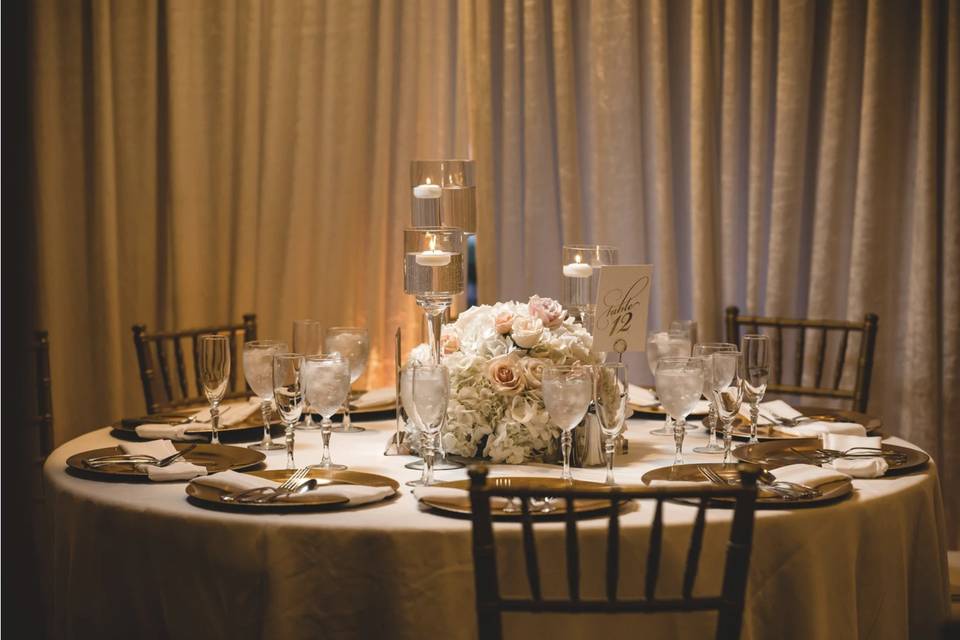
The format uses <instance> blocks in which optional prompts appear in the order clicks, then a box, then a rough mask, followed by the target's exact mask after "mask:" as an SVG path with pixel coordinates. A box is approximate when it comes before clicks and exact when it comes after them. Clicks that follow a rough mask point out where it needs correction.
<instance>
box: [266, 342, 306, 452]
mask: <svg viewBox="0 0 960 640" xmlns="http://www.w3.org/2000/svg"><path fill="white" fill-rule="evenodd" d="M273 397H274V399H275V400H276V403H277V411H279V412H280V419H281V420H282V421H283V426H284V427H285V428H286V429H285V432H286V434H285V435H286V438H285V444H286V446H287V469H294V468H296V465H295V464H294V462H293V444H294V442H293V441H294V434H293V425H295V424H296V422H297V420H299V419H300V414H302V413H303V356H302V355H300V354H299V353H277V354H275V355H274V356H273Z"/></svg>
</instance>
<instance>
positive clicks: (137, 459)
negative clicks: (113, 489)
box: [84, 444, 197, 469]
mask: <svg viewBox="0 0 960 640" xmlns="http://www.w3.org/2000/svg"><path fill="white" fill-rule="evenodd" d="M196 448H197V445H195V444H192V445H190V446H188V447H185V448H183V449H181V450H180V451H178V452H176V453H173V454H170V455H169V456H167V457H165V458H156V457H154V456H148V455H145V454H137V453H118V454H116V455H109V456H100V457H97V458H90V459H89V460H85V461H84V464H85V465H87V466H88V467H90V468H92V469H97V468H100V467H105V466H107V465H113V464H133V465H138V464H145V465H149V466H151V467H166V466H169V465H171V464H173V463H174V462H176V461H177V460H179V459H181V458H182V457H183V456H185V455H186V454H188V453H190V452H191V451H193V450H194V449H196Z"/></svg>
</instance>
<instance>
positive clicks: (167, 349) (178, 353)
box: [133, 313, 257, 413]
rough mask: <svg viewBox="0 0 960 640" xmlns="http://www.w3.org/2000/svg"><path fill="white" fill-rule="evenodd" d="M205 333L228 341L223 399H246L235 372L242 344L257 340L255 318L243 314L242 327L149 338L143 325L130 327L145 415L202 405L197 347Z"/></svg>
mask: <svg viewBox="0 0 960 640" xmlns="http://www.w3.org/2000/svg"><path fill="white" fill-rule="evenodd" d="M209 333H223V334H226V335H227V336H229V338H230V354H231V360H232V362H231V363H230V383H229V385H228V387H227V394H226V396H225V398H237V397H243V396H245V395H247V385H246V381H245V380H244V378H243V377H242V376H241V375H240V374H239V373H238V370H239V369H240V363H241V362H242V359H243V344H244V342H249V341H251V340H256V339H257V316H256V314H253V313H247V314H244V316H243V323H241V324H236V325H224V326H215V327H200V328H197V329H184V330H180V331H164V332H160V333H152V334H151V333H147V327H146V325H142V324H136V325H133V345H134V347H135V348H136V350H137V364H138V365H139V367H140V381H141V383H142V384H143V399H144V402H145V403H146V406H147V413H158V412H160V411H165V410H167V409H173V408H177V407H182V406H185V405H190V404H198V403H203V402H206V396H204V394H203V388H202V386H201V384H200V377H199V375H198V370H199V361H200V348H199V343H200V336H202V335H205V334H209ZM188 362H189V363H190V367H189V369H188V367H187V364H188ZM190 372H192V375H190Z"/></svg>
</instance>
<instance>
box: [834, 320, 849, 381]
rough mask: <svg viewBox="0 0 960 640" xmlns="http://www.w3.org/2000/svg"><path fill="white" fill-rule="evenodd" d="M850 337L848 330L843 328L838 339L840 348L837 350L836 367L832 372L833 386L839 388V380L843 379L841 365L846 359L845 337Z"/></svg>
mask: <svg viewBox="0 0 960 640" xmlns="http://www.w3.org/2000/svg"><path fill="white" fill-rule="evenodd" d="M849 337H850V330H849V329H844V331H843V338H841V339H840V348H839V349H838V350H837V367H836V371H834V374H833V388H834V389H839V388H840V380H841V379H843V365H844V364H845V363H846V361H847V339H848V338H849Z"/></svg>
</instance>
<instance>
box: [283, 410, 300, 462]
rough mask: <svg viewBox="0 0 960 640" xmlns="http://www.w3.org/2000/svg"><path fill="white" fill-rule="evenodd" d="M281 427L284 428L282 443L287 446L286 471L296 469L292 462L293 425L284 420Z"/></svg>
mask: <svg viewBox="0 0 960 640" xmlns="http://www.w3.org/2000/svg"><path fill="white" fill-rule="evenodd" d="M283 426H284V427H286V431H285V433H284V435H285V436H286V437H285V438H284V443H285V444H286V445H287V469H296V468H297V466H296V465H295V464H294V462H293V439H294V435H293V423H292V422H287V421H286V420H284V422H283Z"/></svg>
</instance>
